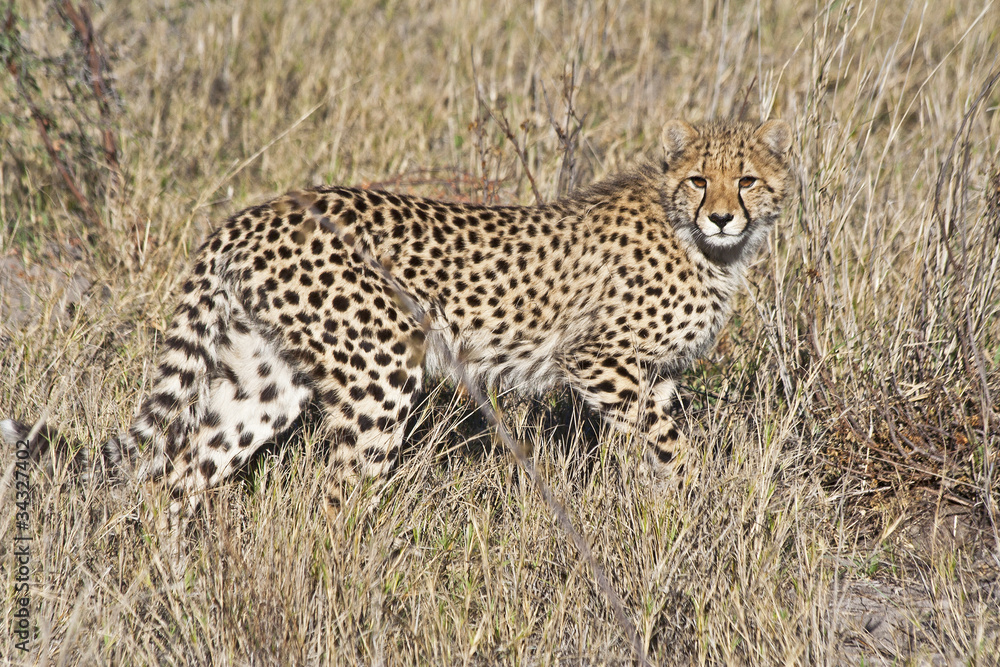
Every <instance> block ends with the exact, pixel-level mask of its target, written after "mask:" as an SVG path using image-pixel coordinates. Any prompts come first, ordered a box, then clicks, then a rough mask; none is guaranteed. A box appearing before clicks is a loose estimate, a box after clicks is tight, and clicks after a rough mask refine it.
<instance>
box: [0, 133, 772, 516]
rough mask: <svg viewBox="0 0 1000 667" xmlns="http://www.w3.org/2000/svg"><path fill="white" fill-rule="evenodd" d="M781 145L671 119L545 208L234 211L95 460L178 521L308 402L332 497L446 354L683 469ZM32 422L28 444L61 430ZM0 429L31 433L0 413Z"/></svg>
mask: <svg viewBox="0 0 1000 667" xmlns="http://www.w3.org/2000/svg"><path fill="white" fill-rule="evenodd" d="M791 140H792V135H791V129H790V127H789V125H788V124H787V123H785V122H784V121H769V122H766V123H764V124H762V125H760V126H756V125H752V124H748V123H740V122H720V123H711V124H706V125H702V126H699V127H694V126H691V125H689V124H687V123H684V122H682V121H673V122H671V123H668V124H667V126H666V127H665V128H664V130H663V135H662V143H663V146H662V150H663V152H662V155H661V157H662V159H659V160H656V161H655V162H651V163H649V164H646V165H644V166H641V167H639V168H637V169H635V170H633V171H630V172H628V173H624V174H621V175H619V176H617V177H614V178H611V179H609V180H606V181H604V182H601V183H598V184H596V185H593V186H591V187H590V188H587V189H584V190H583V191H581V192H578V193H576V194H574V195H572V196H570V197H568V198H566V199H562V200H559V201H557V202H555V203H551V204H543V205H539V206H534V207H520V206H481V205H473V204H456V203H447V202H440V201H432V200H429V199H422V198H418V197H410V196H404V195H398V194H392V193H388V192H379V191H371V190H358V189H351V188H346V187H319V188H315V189H311V190H307V191H304V192H298V193H294V194H289V195H285V196H283V197H279V198H277V199H275V200H273V201H270V202H268V203H266V204H262V205H260V206H255V207H253V208H249V209H247V210H245V211H242V212H240V213H237V214H236V215H234V216H233V217H232V218H230V219H229V220H228V221H227V222H226V223H225V224H224V225H223V226H222V227H220V228H218V229H217V230H215V231H214V232H213V233H212V234H211V235H210V236H209V237H208V239H207V240H206V241H205V243H204V245H203V246H202V247H201V249H200V250H199V251H198V253H197V256H196V260H195V262H194V266H193V267H192V269H191V272H190V275H189V276H188V278H187V280H186V281H185V282H184V284H183V290H182V294H181V295H180V305H178V306H177V309H176V312H175V315H174V317H173V320H172V323H171V325H170V328H169V330H168V332H167V334H166V336H165V337H164V340H163V344H162V349H161V351H160V358H159V365H158V370H157V373H156V378H155V381H154V385H153V390H152V392H151V394H150V395H149V396H148V397H147V398H146V400H145V401H144V402H143V404H142V407H141V409H140V411H139V413H138V416H137V418H136V419H135V422H134V423H133V424H132V426H131V427H130V428H129V429H128V431H127V432H125V433H122V434H121V435H120V436H119V437H117V438H114V439H112V440H111V441H110V442H108V443H107V444H106V445H105V446H104V448H103V450H102V456H103V459H104V461H103V462H102V463H106V464H110V465H111V466H112V467H113V468H115V469H117V470H119V471H121V472H122V473H124V474H129V475H134V476H135V477H137V478H138V479H140V480H151V479H160V480H162V481H163V482H165V484H166V485H167V486H168V487H169V488H170V489H171V492H172V493H173V495H174V498H175V501H174V505H175V507H174V509H175V511H178V512H179V511H181V509H183V507H184V506H185V505H188V506H190V505H194V504H196V503H197V502H198V498H199V496H200V495H202V494H201V493H200V492H202V491H204V490H205V489H206V488H209V487H211V486H214V485H217V484H219V483H220V482H221V481H223V480H225V479H226V478H227V477H229V476H230V475H231V474H232V473H233V471H234V470H236V469H237V468H238V467H239V466H240V465H241V464H243V463H244V462H246V461H247V459H248V458H249V457H250V456H251V454H253V453H254V451H255V450H257V449H258V448H259V447H260V446H261V445H263V444H264V443H266V442H268V441H270V440H273V439H275V438H276V437H278V436H280V435H281V434H282V433H283V432H284V431H286V430H288V429H289V428H290V426H291V425H292V424H293V422H294V421H295V420H296V418H297V417H298V415H299V414H300V413H301V412H302V410H303V409H304V408H306V407H307V405H309V404H310V403H316V404H318V405H319V406H320V408H321V413H322V415H323V421H324V426H325V427H326V432H327V433H328V434H329V439H330V443H331V447H330V450H331V455H332V456H333V457H334V459H335V460H336V461H337V462H338V463H339V465H338V466H337V470H338V471H339V472H338V473H337V476H336V479H334V480H331V486H330V489H331V490H330V493H329V498H330V504H331V508H333V509H336V508H337V507H339V503H340V502H341V501H342V495H341V491H340V489H341V488H342V484H343V483H344V482H348V483H350V482H353V481H356V480H357V479H358V478H359V477H361V476H371V477H376V478H381V477H384V476H386V475H387V474H388V472H389V471H390V470H391V468H392V466H393V465H394V463H395V462H396V460H397V455H398V453H399V451H400V448H401V445H402V441H403V436H404V426H405V422H406V419H407V416H408V415H409V413H410V410H411V409H412V407H413V404H414V397H415V395H416V394H417V393H418V392H419V390H420V389H421V387H422V386H423V383H424V378H425V374H426V373H427V370H428V368H433V367H434V366H435V365H436V364H438V363H439V359H440V356H441V355H440V354H438V353H436V352H435V350H440V349H445V348H442V347H441V346H446V349H448V350H450V351H451V354H452V355H454V356H456V357H459V358H461V359H462V360H464V362H465V363H466V364H467V369H468V373H469V375H470V376H471V377H473V378H474V379H475V380H476V381H477V382H480V383H487V384H494V385H498V384H501V383H505V384H507V385H510V386H517V387H528V388H532V389H536V390H543V389H546V388H548V387H550V386H552V385H553V384H554V383H561V384H565V385H569V386H570V387H572V388H574V389H575V390H576V391H577V392H579V394H580V395H581V396H582V397H583V398H584V399H585V400H586V402H587V403H588V404H589V405H590V406H592V407H593V408H594V409H596V410H597V411H598V412H599V413H600V414H601V415H602V417H603V418H604V419H605V420H606V421H607V422H608V423H609V424H610V425H612V426H613V427H615V428H616V429H618V430H621V431H623V432H629V433H636V434H639V435H641V437H643V438H644V442H645V451H646V453H645V465H647V466H648V467H649V468H651V469H652V471H653V472H654V473H655V474H656V475H657V476H661V477H667V478H670V477H675V478H676V477H677V476H683V475H684V471H685V463H686V462H688V460H689V458H690V446H689V444H688V441H687V439H686V438H685V437H684V436H683V435H682V434H681V431H680V429H679V428H678V426H677V424H676V423H675V420H674V418H673V417H672V416H671V415H670V412H669V409H670V406H671V404H672V403H673V399H674V394H675V383H676V381H677V378H678V377H679V374H680V373H681V372H683V371H684V370H685V369H686V368H687V367H688V366H689V365H690V364H691V363H692V362H693V361H694V360H695V359H696V358H698V357H699V356H700V355H702V354H704V353H705V352H706V350H707V349H708V348H709V347H710V346H711V345H712V344H713V342H714V340H715V338H716V335H717V334H718V332H719V330H720V328H721V327H722V326H723V324H724V323H725V321H726V319H727V317H728V314H729V310H730V304H731V301H732V297H733V294H734V293H735V292H736V290H737V289H738V287H739V285H740V283H741V281H742V278H743V276H744V274H745V273H746V269H747V266H748V264H749V262H750V261H751V260H752V259H753V258H754V257H756V255H757V253H758V251H759V249H760V247H761V246H762V245H763V243H764V241H765V240H766V238H767V234H768V232H769V230H770V229H771V227H772V226H773V225H774V222H775V220H776V218H777V217H778V214H779V212H780V206H781V203H782V200H783V199H784V197H785V193H786V191H787V190H788V189H789V187H790V176H789V169H788V162H787V158H788V152H789V148H790V146H791ZM318 218H319V219H318ZM323 219H327V220H329V221H334V222H335V223H336V225H337V228H338V229H340V230H342V231H343V233H342V234H334V233H331V232H330V229H329V227H328V225H324V224H320V223H321V222H322V220H323ZM361 255H366V256H370V257H375V258H379V260H380V261H381V263H382V266H384V267H385V268H386V270H388V271H389V272H390V273H391V276H392V278H393V281H392V282H394V283H395V285H394V286H393V285H390V284H388V282H389V281H387V280H386V279H385V275H383V274H380V272H379V271H376V270H374V269H373V267H372V266H371V265H370V264H368V263H366V262H365V261H362V257H361ZM398 289H401V290H403V291H404V292H405V293H406V294H407V296H408V297H409V298H411V299H412V300H413V301H414V302H415V303H417V304H419V308H420V310H421V311H422V313H423V317H424V321H423V322H420V321H417V320H416V319H415V318H414V317H413V314H412V312H411V310H410V309H407V308H404V307H403V306H402V304H401V303H400V301H399V299H398V294H397V293H396V291H397V290H398ZM38 432H39V434H40V435H38V436H35V438H34V440H35V442H32V443H29V444H30V445H31V447H32V448H33V449H34V450H35V451H36V452H37V451H41V450H43V449H45V448H47V447H48V446H49V442H52V443H56V442H57V441H58V442H64V441H62V439H61V438H59V437H58V435H56V434H55V432H54V431H52V430H51V429H48V428H47V427H46V428H41V429H39V430H38ZM0 434H2V435H3V437H4V438H5V439H7V440H9V441H12V442H13V441H16V440H19V439H24V438H26V437H27V435H28V427H27V426H25V425H24V424H21V423H19V422H15V421H11V420H6V421H3V422H0ZM42 439H44V440H45V442H41V440H42ZM62 446H63V448H65V445H62Z"/></svg>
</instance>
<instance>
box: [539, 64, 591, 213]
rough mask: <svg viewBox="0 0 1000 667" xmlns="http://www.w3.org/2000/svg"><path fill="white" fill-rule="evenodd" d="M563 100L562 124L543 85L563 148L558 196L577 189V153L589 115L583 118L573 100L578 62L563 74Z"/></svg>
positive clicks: (550, 121) (543, 92)
mask: <svg viewBox="0 0 1000 667" xmlns="http://www.w3.org/2000/svg"><path fill="white" fill-rule="evenodd" d="M562 83H563V90H562V100H563V105H564V106H565V118H564V119H563V121H562V122H561V123H560V122H559V121H557V120H556V119H555V116H554V114H553V111H552V102H551V101H549V95H548V92H547V91H546V90H545V86H544V85H542V95H543V96H544V97H545V104H546V106H547V107H548V114H549V124H550V125H551V126H552V129H553V130H554V131H555V133H556V136H557V137H558V138H559V144H560V145H561V146H562V160H561V162H560V164H559V180H558V183H557V193H556V194H557V195H559V196H562V195H564V194H566V193H568V192H572V191H573V190H574V189H575V188H576V179H577V170H576V151H577V148H578V147H579V145H580V131H581V130H582V129H583V121H584V120H585V119H586V117H587V114H584V115H583V116H582V117H581V116H579V115H578V114H577V111H576V107H575V106H574V102H573V98H574V95H575V94H576V61H573V62H572V63H571V64H570V70H569V74H566V73H565V72H564V73H563V82H562Z"/></svg>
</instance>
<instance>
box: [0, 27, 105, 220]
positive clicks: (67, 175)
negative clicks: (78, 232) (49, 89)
mask: <svg viewBox="0 0 1000 667" xmlns="http://www.w3.org/2000/svg"><path fill="white" fill-rule="evenodd" d="M4 30H5V32H7V34H8V36H9V35H10V31H12V30H13V22H12V21H11V20H10V17H8V20H7V22H6V23H5V25H4ZM6 65H7V71H8V72H10V74H11V76H13V77H14V82H15V83H16V84H17V85H16V87H17V91H18V94H19V95H20V96H21V99H22V100H23V101H24V104H25V106H27V107H28V110H29V111H31V117H32V118H34V119H35V124H36V125H37V126H38V134H39V136H40V137H41V138H42V144H44V145H45V150H46V152H47V153H48V154H49V158H51V159H52V162H53V163H54V164H55V165H56V171H58V172H59V175H60V176H62V179H63V182H65V183H66V187H67V188H69V191H70V193H71V194H72V195H73V198H74V199H76V201H77V203H78V204H79V205H80V208H81V209H83V215H84V217H86V218H87V220H88V221H89V222H90V223H91V224H93V225H95V226H97V227H101V228H103V227H104V225H103V223H102V222H101V217H100V216H99V215H98V214H97V210H96V209H95V208H94V207H93V205H92V204H91V203H90V201H89V200H88V199H87V197H86V196H85V195H84V194H83V191H82V190H81V189H80V186H79V185H78V184H77V180H76V176H74V174H73V171H72V170H71V169H70V168H69V165H67V164H66V163H65V162H64V161H63V159H62V158H61V157H59V151H58V150H57V149H56V146H55V144H54V143H53V142H52V137H50V136H49V130H48V128H49V125H51V124H52V121H51V120H50V119H49V118H48V117H47V116H46V115H45V114H44V113H42V110H41V109H39V108H38V105H37V104H35V100H34V99H33V98H32V97H31V95H30V94H29V93H28V91H27V90H26V89H25V86H24V82H23V81H22V79H21V72H20V70H19V69H18V66H17V63H16V62H15V61H14V59H13V58H9V59H8V60H7V63H6Z"/></svg>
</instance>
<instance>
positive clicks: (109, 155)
mask: <svg viewBox="0 0 1000 667" xmlns="http://www.w3.org/2000/svg"><path fill="white" fill-rule="evenodd" d="M59 11H60V12H61V13H62V14H63V16H65V17H66V20H67V21H69V23H70V24H71V25H72V26H73V30H74V31H75V32H76V36H77V38H78V39H79V40H80V44H81V46H82V48H83V51H84V52H85V55H86V58H87V66H88V67H89V69H90V84H91V86H92V87H93V89H94V100H95V101H96V102H97V109H98V111H99V112H100V115H101V147H102V148H103V149H104V161H105V162H106V163H107V166H108V169H109V170H110V172H111V176H110V179H109V183H110V189H111V192H112V195H113V196H115V197H117V196H119V195H120V194H121V185H122V175H121V164H120V163H119V161H118V143H117V141H115V133H114V131H113V130H112V129H111V127H112V118H111V104H110V103H109V102H108V97H109V96H110V90H109V88H108V85H107V84H106V83H105V80H104V70H105V69H106V67H107V65H106V59H105V58H103V57H102V54H101V47H100V42H99V41H98V39H97V36H96V35H95V34H94V25H93V22H92V21H91V19H90V12H89V10H88V9H87V5H86V4H81V5H80V7H79V9H77V8H76V7H74V6H73V3H72V2H70V0H63V2H61V3H60V4H59Z"/></svg>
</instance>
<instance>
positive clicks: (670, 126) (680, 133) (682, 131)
mask: <svg viewBox="0 0 1000 667" xmlns="http://www.w3.org/2000/svg"><path fill="white" fill-rule="evenodd" d="M697 136H698V130H696V129H694V127H692V126H691V125H689V124H688V123H685V122H684V121H683V120H672V121H670V122H669V123H667V124H666V125H664V126H663V134H661V135H660V143H662V144H663V154H664V155H665V156H666V158H667V160H673V159H674V158H676V157H677V156H679V155H680V154H681V153H683V152H684V149H686V148H687V147H688V146H689V145H690V144H691V142H692V141H694V139H695V137H697Z"/></svg>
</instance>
